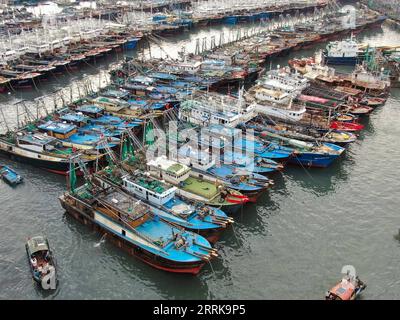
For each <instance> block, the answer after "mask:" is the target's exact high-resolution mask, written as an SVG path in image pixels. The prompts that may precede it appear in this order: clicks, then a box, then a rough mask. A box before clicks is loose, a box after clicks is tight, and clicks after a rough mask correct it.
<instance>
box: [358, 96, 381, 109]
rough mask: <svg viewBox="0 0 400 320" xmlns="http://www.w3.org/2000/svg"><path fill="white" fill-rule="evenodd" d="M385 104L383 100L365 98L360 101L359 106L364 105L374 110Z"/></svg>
mask: <svg viewBox="0 0 400 320" xmlns="http://www.w3.org/2000/svg"><path fill="white" fill-rule="evenodd" d="M385 103H386V99H385V98H378V97H366V98H364V99H362V100H361V101H360V104H362V105H366V106H368V107H372V108H376V107H380V106H382V105H384V104H385Z"/></svg>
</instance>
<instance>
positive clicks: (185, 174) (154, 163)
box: [147, 156, 191, 185]
mask: <svg viewBox="0 0 400 320" xmlns="http://www.w3.org/2000/svg"><path fill="white" fill-rule="evenodd" d="M147 167H148V169H149V170H150V172H153V174H154V176H157V177H159V178H160V179H164V180H165V181H167V182H170V183H172V184H174V185H176V184H179V183H181V182H183V181H185V180H186V179H188V178H189V174H190V171H191V169H190V168H189V167H188V166H186V165H184V164H181V163H178V162H176V161H172V160H169V159H167V157H166V156H161V157H158V158H155V159H153V160H150V161H149V162H148V163H147Z"/></svg>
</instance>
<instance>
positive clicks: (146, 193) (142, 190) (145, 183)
mask: <svg viewBox="0 0 400 320" xmlns="http://www.w3.org/2000/svg"><path fill="white" fill-rule="evenodd" d="M122 185H123V187H124V188H125V189H126V190H128V191H129V192H131V193H133V194H134V195H135V196H137V197H139V198H141V199H146V200H147V201H149V202H150V203H151V204H154V205H156V206H162V205H164V204H165V203H167V202H168V201H170V200H171V199H173V198H174V197H175V192H176V187H174V186H172V185H170V184H167V183H165V182H164V181H162V180H158V179H154V178H152V177H151V176H150V174H146V173H142V172H140V171H136V172H134V173H133V174H132V175H129V174H127V175H125V176H123V177H122Z"/></svg>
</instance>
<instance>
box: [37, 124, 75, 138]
mask: <svg viewBox="0 0 400 320" xmlns="http://www.w3.org/2000/svg"><path fill="white" fill-rule="evenodd" d="M38 128H39V130H40V131H41V132H46V133H47V134H48V135H49V136H51V137H55V138H57V139H61V140H64V139H68V138H70V137H71V136H72V135H73V134H75V133H76V132H77V127H76V125H74V124H70V123H64V122H56V121H48V122H46V123H45V124H42V125H39V126H38Z"/></svg>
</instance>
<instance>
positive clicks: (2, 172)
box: [0, 165, 24, 186]
mask: <svg viewBox="0 0 400 320" xmlns="http://www.w3.org/2000/svg"><path fill="white" fill-rule="evenodd" d="M0 177H2V178H3V180H4V181H6V182H7V183H8V184H9V185H11V186H15V185H17V184H20V183H22V182H23V181H24V179H23V178H22V177H21V176H20V175H19V174H18V173H17V172H16V171H14V170H13V169H11V168H10V167H8V166H2V165H0Z"/></svg>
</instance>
